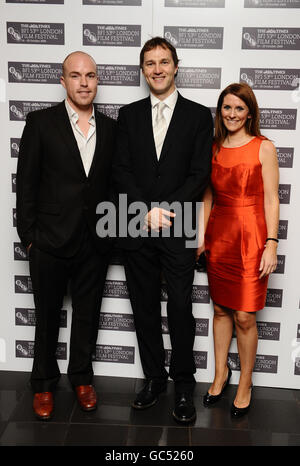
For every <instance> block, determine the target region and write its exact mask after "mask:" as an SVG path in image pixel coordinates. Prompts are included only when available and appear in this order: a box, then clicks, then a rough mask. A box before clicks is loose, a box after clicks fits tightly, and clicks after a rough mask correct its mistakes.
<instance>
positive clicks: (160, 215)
mask: <svg viewBox="0 0 300 466" xmlns="http://www.w3.org/2000/svg"><path fill="white" fill-rule="evenodd" d="M175 216H176V214H175V213H173V212H170V211H168V210H165V209H161V208H159V207H154V208H153V209H152V210H150V211H149V212H148V214H147V215H146V216H145V220H144V223H145V226H144V229H147V228H148V229H149V230H154V231H160V230H163V229H165V228H170V226H171V225H172V222H171V220H170V217H172V218H173V217H175Z"/></svg>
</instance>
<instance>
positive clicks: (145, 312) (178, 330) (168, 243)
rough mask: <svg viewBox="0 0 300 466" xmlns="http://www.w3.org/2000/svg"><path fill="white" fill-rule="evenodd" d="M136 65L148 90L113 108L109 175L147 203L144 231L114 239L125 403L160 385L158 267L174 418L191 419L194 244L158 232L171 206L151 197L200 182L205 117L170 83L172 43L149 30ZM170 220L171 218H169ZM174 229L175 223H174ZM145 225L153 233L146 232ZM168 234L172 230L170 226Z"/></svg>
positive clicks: (206, 148)
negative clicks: (125, 314)
mask: <svg viewBox="0 0 300 466" xmlns="http://www.w3.org/2000/svg"><path fill="white" fill-rule="evenodd" d="M140 66H141V68H142V72H143V75H144V77H145V79H146V81H147V84H148V86H149V89H150V97H148V98H146V99H143V100H140V101H138V102H134V103H132V104H129V105H126V106H125V107H123V108H121V110H120V113H119V118H118V131H117V146H116V156H115V160H114V163H113V179H114V184H115V187H116V190H117V192H118V193H124V194H126V195H127V198H128V202H129V203H130V202H134V201H141V202H144V203H145V204H146V206H148V213H147V215H146V217H145V225H144V228H147V229H148V230H149V232H150V235H149V237H147V238H145V237H144V235H141V236H140V237H136V238H130V237H127V238H121V239H119V242H118V244H119V246H120V247H121V248H123V250H124V259H125V272H126V279H127V284H128V289H129V294H130V299H131V304H132V308H133V314H134V319H135V327H136V333H137V339H138V344H139V350H140V357H141V362H142V367H143V371H144V374H145V377H146V384H145V386H144V388H143V389H142V391H141V392H140V393H138V395H137V397H136V399H135V401H134V402H133V405H132V406H133V407H134V408H136V409H144V408H148V407H150V406H152V405H154V404H155V403H156V401H157V399H158V394H159V393H160V392H162V391H163V390H164V389H165V388H166V382H167V378H168V373H167V372H166V369H165V351H164V345H163V339H162V332H161V307H160V296H161V294H160V293H161V271H163V274H164V277H165V280H166V284H167V291H168V304H167V312H168V324H169V333H170V339H171V345H172V356H171V361H170V370H169V375H170V377H171V378H172V379H173V380H174V382H175V407H174V411H173V417H174V418H175V420H177V421H179V422H182V423H187V422H190V421H192V420H194V419H195V417H196V413H195V408H194V405H193V396H192V394H193V389H194V384H195V379H194V375H193V374H194V373H195V370H196V369H195V363H194V357H193V345H194V337H195V321H194V318H193V315H192V302H191V292H192V284H193V279H194V265H195V249H190V248H186V242H185V238H184V237H183V236H182V237H180V238H177V237H175V236H176V235H174V234H173V237H169V238H167V237H164V236H167V235H163V234H162V232H164V231H165V229H168V228H169V229H170V236H172V235H171V233H172V228H170V227H171V225H172V221H173V220H174V216H175V214H174V212H172V211H171V210H169V209H162V208H160V207H154V208H151V203H152V202H158V203H160V202H162V201H167V202H168V203H173V202H179V203H181V205H183V203H184V202H192V201H195V200H197V199H198V200H199V196H200V195H201V192H202V191H203V190H204V188H205V187H206V185H207V183H208V180H209V174H210V164H211V144H212V132H213V125H212V117H211V113H210V111H209V109H208V108H206V107H204V106H202V105H200V104H197V103H195V102H192V101H189V100H187V99H185V98H183V97H182V96H181V95H180V94H179V93H178V91H177V90H176V87H175V76H176V74H177V71H178V57H177V53H176V50H175V48H174V47H173V46H172V45H171V44H170V43H169V42H167V41H166V40H165V39H163V38H160V37H156V38H153V39H151V40H149V41H148V42H146V44H145V45H144V47H143V49H142V51H141V54H140ZM173 227H174V225H173ZM174 230H175V228H174ZM153 232H160V234H158V235H156V236H158V237H155V238H154V237H153V235H152V233H153ZM173 233H174V231H173Z"/></svg>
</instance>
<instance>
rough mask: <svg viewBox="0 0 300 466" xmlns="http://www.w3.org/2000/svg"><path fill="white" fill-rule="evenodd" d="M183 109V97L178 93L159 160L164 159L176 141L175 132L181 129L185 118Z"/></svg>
mask: <svg viewBox="0 0 300 466" xmlns="http://www.w3.org/2000/svg"><path fill="white" fill-rule="evenodd" d="M183 109H184V98H183V97H182V96H181V95H180V94H179V93H178V98H177V102H176V105H175V108H174V111H173V115H172V118H171V121H170V124H169V127H168V131H167V134H166V137H165V140H164V144H163V147H162V150H161V154H160V158H159V162H161V161H162V160H164V158H165V157H166V155H167V153H168V151H169V150H170V148H171V145H172V144H173V143H174V142H175V143H176V134H178V132H180V131H181V130H182V127H183V126H184V122H185V120H186V118H187V115H186V114H185V112H184V111H183Z"/></svg>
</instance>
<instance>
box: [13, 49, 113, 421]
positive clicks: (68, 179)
mask: <svg viewBox="0 0 300 466" xmlns="http://www.w3.org/2000/svg"><path fill="white" fill-rule="evenodd" d="M61 84H62V85H63V87H64V88H65V90H66V99H65V100H64V101H63V102H61V103H60V104H58V105H57V106H54V107H51V108H48V109H46V110H39V111H35V112H31V113H29V114H28V116H27V120H26V125H25V128H24V132H23V135H22V139H21V145H20V153H19V160H18V169H17V229H18V234H19V236H20V239H21V241H22V243H23V245H24V246H25V247H26V248H27V250H28V256H29V266H30V275H31V279H32V286H33V293H34V301H35V308H36V332H35V346H34V362H33V369H32V373H31V385H32V388H33V391H34V401H33V408H34V411H35V413H36V415H37V417H38V418H39V419H42V420H45V419H49V418H50V417H51V416H52V413H53V408H54V402H53V392H54V390H55V387H56V385H57V382H58V380H59V377H60V371H59V367H58V364H57V355H56V350H57V342H58V334H59V326H60V311H61V309H62V306H63V299H64V296H65V294H66V291H67V288H68V287H69V291H70V295H71V299H72V308H73V313H72V326H71V338H70V347H69V364H68V376H69V380H70V382H71V384H72V386H73V387H74V390H75V393H76V395H77V399H78V402H79V404H80V406H81V408H82V409H84V410H86V411H91V410H94V409H96V406H97V396H96V392H95V389H94V387H93V385H92V380H93V368H92V356H93V354H94V351H95V346H96V341H97V334H98V327H99V313H100V306H101V299H102V292H103V287H104V283H105V279H106V272H107V266H108V261H109V255H110V250H111V247H112V243H111V240H109V239H104V238H100V237H98V236H97V234H96V223H97V220H98V218H97V216H96V207H97V205H98V203H100V202H102V201H108V200H109V198H110V174H111V163H112V155H113V151H114V140H115V122H114V120H112V119H111V118H108V117H107V116H105V115H103V114H101V113H99V112H97V111H96V108H95V107H94V105H93V101H94V98H95V96H96V93H97V86H98V76H97V68H96V63H95V61H94V60H93V58H92V57H90V56H89V55H88V54H86V53H83V52H73V53H71V54H70V55H68V56H67V58H66V59H65V60H64V63H63V75H62V77H61Z"/></svg>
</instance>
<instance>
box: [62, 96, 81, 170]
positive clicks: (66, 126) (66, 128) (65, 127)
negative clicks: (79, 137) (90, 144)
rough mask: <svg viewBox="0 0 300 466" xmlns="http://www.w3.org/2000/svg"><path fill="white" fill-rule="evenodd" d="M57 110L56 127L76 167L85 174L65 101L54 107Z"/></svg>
mask: <svg viewBox="0 0 300 466" xmlns="http://www.w3.org/2000/svg"><path fill="white" fill-rule="evenodd" d="M56 111H57V120H56V124H57V128H58V131H59V132H60V134H61V136H62V139H63V141H64V143H65V144H66V146H67V148H68V153H70V154H71V156H72V157H73V158H74V161H75V163H76V164H77V166H78V168H79V169H80V170H81V171H82V174H83V175H84V176H86V175H85V171H84V166H83V163H82V160H81V155H80V152H79V149H78V145H77V141H76V139H75V136H74V133H73V129H72V126H71V123H70V120H69V115H68V113H67V109H66V106H65V102H64V101H63V102H61V103H60V104H59V105H57V107H56Z"/></svg>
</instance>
